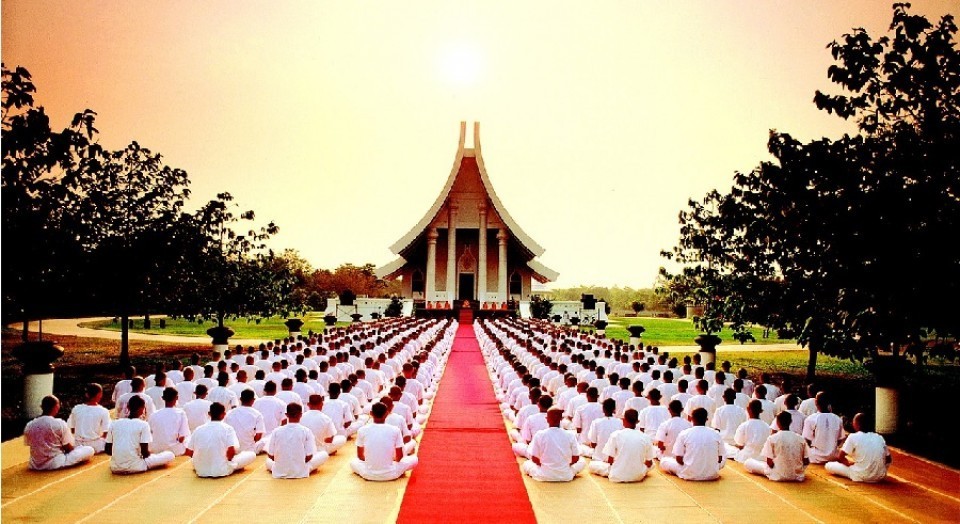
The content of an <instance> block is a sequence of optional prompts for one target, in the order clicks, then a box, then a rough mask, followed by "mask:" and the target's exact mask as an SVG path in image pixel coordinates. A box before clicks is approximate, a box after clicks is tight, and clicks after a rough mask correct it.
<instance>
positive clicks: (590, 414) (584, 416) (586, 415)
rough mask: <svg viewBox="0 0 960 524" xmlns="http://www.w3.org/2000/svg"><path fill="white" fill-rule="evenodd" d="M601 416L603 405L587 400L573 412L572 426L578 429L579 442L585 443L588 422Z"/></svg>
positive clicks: (588, 426) (590, 422)
mask: <svg viewBox="0 0 960 524" xmlns="http://www.w3.org/2000/svg"><path fill="white" fill-rule="evenodd" d="M602 416H603V407H602V406H600V404H599V403H597V402H587V403H586V404H584V405H582V406H580V407H579V408H577V411H576V413H574V414H573V427H575V428H577V429H578V430H580V431H579V433H580V442H581V443H583V444H586V443H587V432H588V431H590V424H592V423H593V421H594V420H596V419H598V418H600V417H602Z"/></svg>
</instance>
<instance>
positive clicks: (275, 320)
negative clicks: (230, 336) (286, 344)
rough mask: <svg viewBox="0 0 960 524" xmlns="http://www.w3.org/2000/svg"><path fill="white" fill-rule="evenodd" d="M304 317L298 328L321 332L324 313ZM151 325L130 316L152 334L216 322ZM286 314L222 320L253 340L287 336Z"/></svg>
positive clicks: (100, 325)
mask: <svg viewBox="0 0 960 524" xmlns="http://www.w3.org/2000/svg"><path fill="white" fill-rule="evenodd" d="M302 319H303V322H304V323H303V327H302V328H300V329H301V331H302V332H303V333H306V332H307V331H309V330H311V329H312V330H313V331H317V332H321V331H323V328H324V327H325V325H324V323H323V313H319V312H312V313H307V314H306V315H305V316H304V317H302ZM150 320H151V326H150V329H143V318H135V319H133V329H132V331H134V332H137V333H150V334H154V335H194V336H198V337H206V336H207V330H208V329H210V328H211V327H213V326H215V325H216V322H212V321H211V322H203V323H198V322H191V321H189V320H186V319H183V318H180V319H173V318H167V319H165V320H166V327H165V328H164V329H160V321H159V318H151V319H150ZM286 320H287V319H286V318H280V317H270V318H265V319H261V320H260V322H253V321H248V320H247V319H245V318H238V319H234V320H230V319H228V320H227V321H225V322H224V325H226V326H228V327H229V328H230V329H232V330H234V331H235V332H236V334H235V335H234V337H236V338H248V339H256V340H272V339H278V338H283V337H286V336H287V335H288V334H289V333H288V331H287V326H284V325H283V323H284V322H286ZM337 325H340V326H345V325H347V324H346V323H338V324H337ZM80 326H81V327H85V328H92V329H105V330H108V331H120V323H119V322H117V323H114V322H113V321H111V320H102V321H97V322H84V323H82V324H80Z"/></svg>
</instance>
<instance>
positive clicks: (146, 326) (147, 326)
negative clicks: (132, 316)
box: [143, 313, 150, 329]
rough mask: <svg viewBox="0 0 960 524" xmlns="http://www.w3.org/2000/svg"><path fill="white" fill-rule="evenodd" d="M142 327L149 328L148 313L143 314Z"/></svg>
mask: <svg viewBox="0 0 960 524" xmlns="http://www.w3.org/2000/svg"><path fill="white" fill-rule="evenodd" d="M143 329H150V313H147V314H145V315H143Z"/></svg>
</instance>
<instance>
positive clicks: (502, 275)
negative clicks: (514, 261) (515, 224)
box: [497, 229, 509, 302]
mask: <svg viewBox="0 0 960 524" xmlns="http://www.w3.org/2000/svg"><path fill="white" fill-rule="evenodd" d="M507 238H508V236H507V230H506V229H501V230H500V232H499V233H497V242H498V244H499V246H500V254H499V257H498V258H497V269H498V270H499V271H498V272H499V275H498V276H499V279H498V280H499V286H498V287H499V288H500V301H501V302H506V301H507V299H508V298H509V296H508V293H507Z"/></svg>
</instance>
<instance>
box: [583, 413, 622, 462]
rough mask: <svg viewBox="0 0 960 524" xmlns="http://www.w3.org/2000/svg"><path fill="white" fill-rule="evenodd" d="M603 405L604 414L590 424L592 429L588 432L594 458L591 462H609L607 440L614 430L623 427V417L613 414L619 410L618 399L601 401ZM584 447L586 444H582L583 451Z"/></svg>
mask: <svg viewBox="0 0 960 524" xmlns="http://www.w3.org/2000/svg"><path fill="white" fill-rule="evenodd" d="M601 407H603V416H602V417H600V418H598V419H595V420H594V421H593V422H592V423H591V424H590V431H588V432H587V442H588V446H589V448H588V451H590V457H591V458H592V459H593V460H592V461H591V462H590V463H591V464H593V463H594V462H597V463H601V464H603V463H606V462H607V455H606V453H604V452H603V450H604V448H605V447H606V445H607V440H608V439H609V438H610V435H612V434H613V432H614V431H619V430H621V429H623V420H622V418H617V417H614V416H613V414H614V412H615V411H616V410H617V401H616V400H613V399H612V398H608V399H606V400H604V401H603V402H602V403H601ZM583 448H584V446H583V445H581V446H580V450H581V452H582V451H583Z"/></svg>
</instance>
